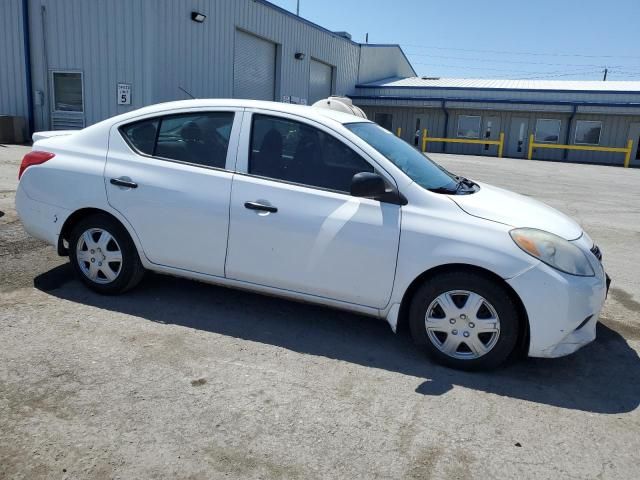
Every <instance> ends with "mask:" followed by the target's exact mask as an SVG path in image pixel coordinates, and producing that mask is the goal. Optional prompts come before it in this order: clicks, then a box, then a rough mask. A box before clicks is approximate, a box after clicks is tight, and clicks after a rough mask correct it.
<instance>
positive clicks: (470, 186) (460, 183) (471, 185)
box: [456, 175, 476, 192]
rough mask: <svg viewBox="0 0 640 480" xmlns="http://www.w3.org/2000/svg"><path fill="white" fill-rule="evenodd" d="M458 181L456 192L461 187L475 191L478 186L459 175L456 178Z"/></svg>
mask: <svg viewBox="0 0 640 480" xmlns="http://www.w3.org/2000/svg"><path fill="white" fill-rule="evenodd" d="M456 180H457V181H458V183H457V185H456V192H458V191H459V190H460V188H461V187H465V188H467V189H470V190H473V189H474V188H475V186H476V183H475V182H473V181H472V180H469V179H468V178H465V177H461V176H459V175H458V176H456Z"/></svg>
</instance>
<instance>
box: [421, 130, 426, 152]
mask: <svg viewBox="0 0 640 480" xmlns="http://www.w3.org/2000/svg"><path fill="white" fill-rule="evenodd" d="M426 151H427V129H426V128H423V129H422V153H425V152H426Z"/></svg>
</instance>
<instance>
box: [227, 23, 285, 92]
mask: <svg viewBox="0 0 640 480" xmlns="http://www.w3.org/2000/svg"><path fill="white" fill-rule="evenodd" d="M275 88H276V45H275V43H272V42H268V41H266V40H263V39H261V38H258V37H256V36H255V35H251V34H248V33H245V32H243V31H242V30H237V31H236V39H235V54H234V60H233V96H234V97H235V98H251V99H254V100H273V99H274V95H275Z"/></svg>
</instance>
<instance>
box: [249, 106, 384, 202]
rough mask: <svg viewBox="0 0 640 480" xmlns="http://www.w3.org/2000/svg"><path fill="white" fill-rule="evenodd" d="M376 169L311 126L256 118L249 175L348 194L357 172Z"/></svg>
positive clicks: (262, 116) (258, 116)
mask: <svg viewBox="0 0 640 480" xmlns="http://www.w3.org/2000/svg"><path fill="white" fill-rule="evenodd" d="M360 172H373V167H372V166H371V165H370V164H369V163H368V162H367V161H366V160H364V159H363V158H362V157H361V156H360V155H358V154H357V153H356V152H355V151H353V150H352V149H351V148H349V147H348V146H347V145H345V144H344V143H342V142H340V141H339V140H338V139H336V138H334V137H332V136H331V135H329V134H327V133H325V132H323V131H322V130H318V129H317V128H314V127H312V126H310V125H307V124H304V123H300V122H296V121H292V120H288V119H284V118H277V117H269V116H265V115H254V116H253V128H252V131H251V149H250V152H249V173H251V174H253V175H259V176H262V177H268V178H273V179H277V180H284V181H287V182H293V183H300V184H303V185H309V186H312V187H320V188H325V189H329V190H338V191H341V192H349V190H350V187H351V179H352V178H353V176H354V175H355V174H356V173H360Z"/></svg>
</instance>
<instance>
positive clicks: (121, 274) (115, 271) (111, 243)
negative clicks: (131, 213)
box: [69, 214, 144, 295]
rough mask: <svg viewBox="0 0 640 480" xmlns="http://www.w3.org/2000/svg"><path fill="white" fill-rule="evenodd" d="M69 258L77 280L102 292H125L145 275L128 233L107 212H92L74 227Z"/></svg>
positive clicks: (70, 239) (70, 238)
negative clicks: (104, 213)
mask: <svg viewBox="0 0 640 480" xmlns="http://www.w3.org/2000/svg"><path fill="white" fill-rule="evenodd" d="M69 258H70V260H71V264H72V265H73V267H74V270H75V271H76V274H77V275H78V277H79V278H80V280H81V281H82V282H83V283H84V284H85V285H87V286H88V287H89V288H91V289H92V290H95V291H96V292H99V293H103V294H111V295H113V294H118V293H122V292H125V291H127V290H129V289H131V288H133V287H135V286H136V285H137V284H138V283H139V282H140V280H142V277H143V275H144V267H143V266H142V263H141V262H140V257H139V256H138V252H137V250H136V247H135V245H134V243H133V241H132V240H131V237H130V236H129V234H128V232H127V231H126V230H125V229H124V227H123V226H122V225H120V223H119V222H117V221H116V220H114V219H113V218H111V217H109V216H107V215H101V214H98V215H92V216H90V217H87V218H84V219H82V220H80V221H79V222H78V224H77V225H75V226H74V228H73V229H72V230H71V234H70V236H69Z"/></svg>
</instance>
